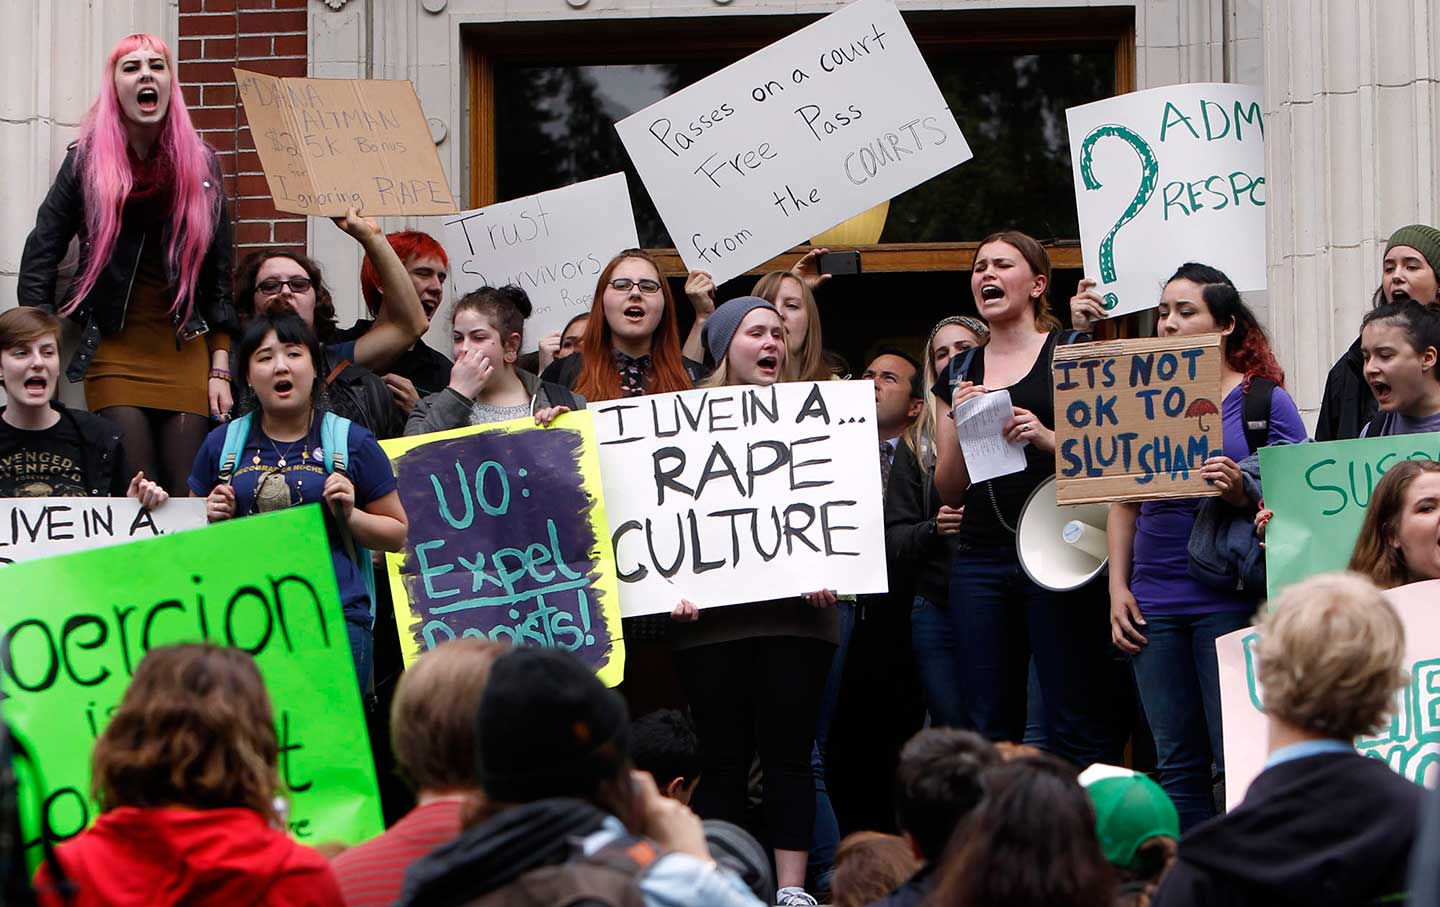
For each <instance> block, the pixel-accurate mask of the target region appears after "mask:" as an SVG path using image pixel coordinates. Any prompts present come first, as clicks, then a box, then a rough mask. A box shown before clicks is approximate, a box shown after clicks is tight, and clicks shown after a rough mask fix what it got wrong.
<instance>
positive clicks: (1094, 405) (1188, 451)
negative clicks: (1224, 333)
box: [1053, 334, 1223, 504]
mask: <svg viewBox="0 0 1440 907" xmlns="http://www.w3.org/2000/svg"><path fill="white" fill-rule="evenodd" d="M1053 368H1054V380H1055V474H1056V479H1057V482H1058V488H1057V489H1056V496H1057V497H1058V499H1059V501H1060V503H1061V504H1084V503H1091V502H1098V501H1148V500H1154V499H1156V498H1177V497H1183V498H1188V497H1201V496H1206V495H1214V494H1217V493H1218V492H1217V491H1216V489H1215V487H1214V486H1212V485H1210V484H1209V483H1207V482H1206V481H1205V480H1204V479H1202V478H1200V467H1201V466H1202V465H1204V463H1205V460H1206V459H1207V458H1208V457H1210V456H1211V455H1212V454H1216V453H1219V452H1220V451H1221V449H1222V444H1223V432H1222V428H1221V424H1220V423H1221V413H1220V403H1221V397H1220V335H1219V334H1204V335H1201V336H1198V337H1154V338H1149V339H1144V340H1112V341H1107V342H1102V343H1076V344H1069V345H1066V346H1060V347H1056V348H1055V358H1054V365H1053Z"/></svg>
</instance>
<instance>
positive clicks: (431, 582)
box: [381, 411, 625, 686]
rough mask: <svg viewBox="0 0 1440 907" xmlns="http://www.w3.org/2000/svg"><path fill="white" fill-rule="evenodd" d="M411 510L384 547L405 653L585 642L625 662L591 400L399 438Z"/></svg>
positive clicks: (399, 476)
mask: <svg viewBox="0 0 1440 907" xmlns="http://www.w3.org/2000/svg"><path fill="white" fill-rule="evenodd" d="M381 446H382V447H384V448H385V452H386V453H387V454H389V456H390V459H391V462H392V463H393V464H394V467H395V475H396V481H397V484H398V486H399V490H400V500H401V502H402V503H403V504H404V505H405V513H406V515H407V516H408V517H409V520H410V531H409V533H408V538H407V539H406V542H405V550H404V552H402V553H400V554H390V555H387V556H386V560H387V563H388V565H389V570H390V589H391V592H392V593H393V597H394V600H395V620H396V622H397V623H398V625H399V631H400V645H401V649H402V650H403V652H404V655H405V661H406V663H407V664H409V663H410V662H412V661H414V660H415V659H416V658H418V657H419V656H420V653H421V652H424V651H426V650H427V649H432V648H434V647H435V646H437V645H439V644H440V643H443V642H445V641H446V640H449V639H456V638H458V637H473V638H479V639H489V640H493V641H495V642H504V643H510V644H513V645H535V646H544V647H547V648H555V649H565V650H566V651H569V652H574V653H575V654H576V655H577V656H578V657H579V658H580V659H581V660H582V661H584V662H585V663H586V664H588V665H590V666H591V667H592V668H593V669H594V670H595V672H596V674H597V675H598V676H599V677H600V679H601V680H602V681H604V682H605V683H607V684H609V685H611V686H613V685H615V684H617V683H619V682H620V680H621V678H622V677H623V676H624V670H625V646H624V643H623V642H622V641H621V638H620V601H619V598H620V596H619V594H618V593H617V591H616V589H615V559H614V557H613V556H612V553H611V550H610V530H609V524H608V523H607V522H606V519H605V500H604V498H603V497H602V494H601V484H600V462H599V459H598V458H597V456H596V453H595V430H594V426H593V423H592V422H591V414H590V413H589V412H588V411H582V412H578V413H567V414H566V415H563V416H561V417H560V418H558V419H556V420H555V422H554V423H553V424H552V425H551V427H549V428H537V427H536V425H535V420H533V419H530V418H525V419H516V420H514V421H511V422H499V423H495V424H491V425H478V426H470V427H466V428H457V429H453V430H451V431H442V432H434V433H432V434H428V435H414V436H411V437H406V438H394V439H392V440H389V441H385V442H383V443H382V444H381Z"/></svg>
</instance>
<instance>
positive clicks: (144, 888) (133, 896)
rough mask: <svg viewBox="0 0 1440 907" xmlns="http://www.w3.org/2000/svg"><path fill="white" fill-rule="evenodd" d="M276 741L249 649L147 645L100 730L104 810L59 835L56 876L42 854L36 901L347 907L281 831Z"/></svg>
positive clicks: (96, 763) (102, 906)
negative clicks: (72, 832) (63, 837)
mask: <svg viewBox="0 0 1440 907" xmlns="http://www.w3.org/2000/svg"><path fill="white" fill-rule="evenodd" d="M279 755H280V744H279V740H278V738H277V736H276V733H275V714H274V710H273V708H272V707H271V704H270V697H269V695H268V694H267V693H266V691H265V684H264V682H263V681H262V680H261V679H260V672H259V670H258V669H256V667H255V661H254V659H252V658H251V657H250V656H249V655H247V654H246V653H244V652H242V651H240V650H239V649H231V648H224V647H221V646H215V645H210V644H208V643H200V644H192V645H175V646H162V647H159V648H155V649H151V650H150V651H149V652H148V653H146V655H145V657H144V659H142V660H141V662H140V664H139V666H137V667H136V669H135V676H134V677H133V678H132V679H131V680H130V686H129V687H128V688H127V689H126V690H125V697H124V698H123V699H122V700H121V701H120V707H119V708H118V709H117V710H116V712H115V714H114V716H112V717H111V719H110V723H109V724H107V725H106V726H105V730H104V731H103V732H101V734H100V738H99V739H98V740H97V741H95V749H94V752H93V753H92V755H91V760H90V761H91V785H92V788H93V790H92V796H93V797H94V798H95V801H96V802H97V803H98V804H99V806H100V816H99V818H97V819H96V820H95V824H94V825H92V826H90V827H89V828H88V829H86V830H85V831H83V832H81V833H80V835H79V836H78V837H75V838H73V839H71V840H70V841H67V842H66V843H64V844H62V845H60V848H59V851H58V853H57V854H56V856H57V858H58V860H59V864H60V867H61V869H62V870H63V871H64V874H65V877H66V879H65V880H64V881H62V880H59V879H57V878H56V877H55V876H54V875H53V874H52V873H51V870H50V868H49V866H48V865H42V866H41V867H40V870H39V871H38V872H37V873H36V877H35V888H36V892H37V894H38V895H39V898H40V903H41V904H42V905H45V907H61V905H64V907H179V905H181V904H184V905H187V907H228V905H233V904H248V905H257V907H290V905H294V907H301V905H304V907H342V905H343V904H344V901H343V899H342V898H341V896H340V886H339V885H338V883H337V882H336V881H335V876H334V874H333V873H332V872H331V870H330V866H329V864H328V863H327V862H326V861H325V858H324V857H323V856H321V855H320V854H319V853H317V852H316V851H314V850H311V849H310V848H308V847H305V846H303V845H301V844H298V843H296V842H295V841H293V840H291V839H290V836H289V835H287V834H286V833H285V831H284V823H283V820H282V818H281V816H280V814H279V812H278V811H277V796H278V795H280V794H281V793H282V791H281V782H280V774H279V770H278V765H277V763H278V759H279ZM65 889H69V890H68V891H67V890H65Z"/></svg>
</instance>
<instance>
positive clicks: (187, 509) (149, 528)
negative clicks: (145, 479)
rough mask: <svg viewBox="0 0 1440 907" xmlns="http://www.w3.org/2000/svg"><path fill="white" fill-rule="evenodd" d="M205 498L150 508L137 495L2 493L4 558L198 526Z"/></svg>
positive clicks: (0, 557) (0, 552)
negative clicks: (18, 495) (15, 495)
mask: <svg viewBox="0 0 1440 907" xmlns="http://www.w3.org/2000/svg"><path fill="white" fill-rule="evenodd" d="M205 525H206V522H205V499H204V498H171V499H170V500H168V501H166V502H165V503H164V504H162V505H160V506H159V507H157V508H155V509H154V510H146V509H145V508H144V507H141V506H140V502H139V501H138V500H136V499H135V498H0V564H13V563H17V562H19V561H32V560H35V559H36V558H41V557H50V556H51V555H55V554H68V553H70V552H72V551H85V550H87V549H89V548H101V547H104V546H105V545H119V544H121V543H123V542H134V541H139V540H140V539H152V538H156V537H157V536H162V535H173V534H174V533H176V532H181V531H183V530H186V529H200V528H203V527H204V526H205Z"/></svg>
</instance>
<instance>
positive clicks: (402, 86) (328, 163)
mask: <svg viewBox="0 0 1440 907" xmlns="http://www.w3.org/2000/svg"><path fill="white" fill-rule="evenodd" d="M235 84H236V86H237V87H238V88H239V90H240V100H241V101H243V102H244V103H245V119H246V120H248V121H249V124H250V137H251V139H253V140H254V142H255V151H256V153H257V154H259V155H260V165H261V166H262V167H263V168H264V169H265V179H266V181H267V182H269V183H270V195H271V197H272V198H273V199H274V201H275V207H276V209H277V210H280V211H288V212H290V213H291V214H313V215H317V216H324V217H340V216H343V215H344V214H345V211H346V209H347V208H349V207H351V206H354V207H356V208H359V209H360V211H361V212H362V213H363V214H364V215H365V216H366V217H381V216H383V215H397V214H453V213H455V211H456V207H455V199H454V197H453V196H452V195H451V194H450V184H449V182H448V181H447V180H446V179H445V171H444V169H443V168H442V167H441V166H440V156H439V155H438V154H437V153H436V152H435V142H434V141H433V140H432V139H431V138H430V124H429V123H428V122H426V120H425V112H424V111H423V110H421V109H420V99H419V98H417V97H416V96H415V87H414V86H413V85H411V84H410V83H409V82H405V81H379V80H373V79H281V78H276V77H275V76H267V75H265V74H263V73H258V72H249V71H247V70H244V69H237V70H235Z"/></svg>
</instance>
